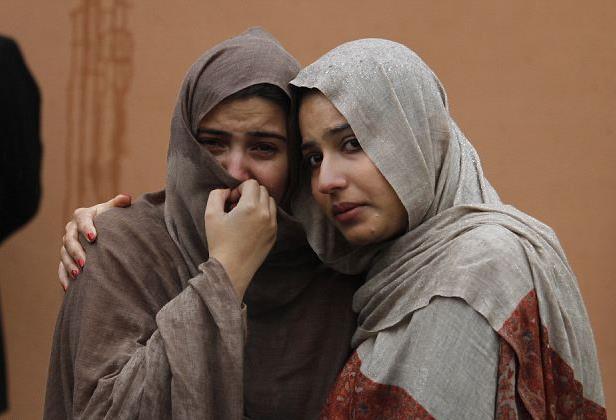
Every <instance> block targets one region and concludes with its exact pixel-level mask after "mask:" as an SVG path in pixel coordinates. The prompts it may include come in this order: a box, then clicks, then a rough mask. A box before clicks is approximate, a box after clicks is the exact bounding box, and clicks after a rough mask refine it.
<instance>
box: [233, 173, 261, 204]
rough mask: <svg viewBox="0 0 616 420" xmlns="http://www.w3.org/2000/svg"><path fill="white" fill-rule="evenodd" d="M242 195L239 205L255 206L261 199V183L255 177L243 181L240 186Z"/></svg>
mask: <svg viewBox="0 0 616 420" xmlns="http://www.w3.org/2000/svg"><path fill="white" fill-rule="evenodd" d="M237 188H238V190H239V191H240V194H241V197H240V201H239V202H238V204H237V205H238V206H246V205H248V206H254V205H255V204H256V203H258V201H259V194H260V192H259V183H258V182H257V181H255V180H254V179H249V180H248V181H244V182H242V183H241V184H240V185H239V186H238V187H237Z"/></svg>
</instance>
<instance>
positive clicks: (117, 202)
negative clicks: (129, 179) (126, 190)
mask: <svg viewBox="0 0 616 420" xmlns="http://www.w3.org/2000/svg"><path fill="white" fill-rule="evenodd" d="M132 201H133V198H132V197H131V195H130V194H118V195H116V196H115V197H113V198H112V199H111V200H109V201H107V203H106V204H109V206H110V207H128V206H130V205H131V202H132Z"/></svg>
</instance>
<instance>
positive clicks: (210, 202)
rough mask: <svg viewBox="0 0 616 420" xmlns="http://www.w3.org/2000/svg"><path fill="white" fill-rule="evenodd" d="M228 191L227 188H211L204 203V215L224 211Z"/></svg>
mask: <svg viewBox="0 0 616 420" xmlns="http://www.w3.org/2000/svg"><path fill="white" fill-rule="evenodd" d="M229 193H230V191H229V189H224V190H212V191H211V192H210V195H209V197H208V199H207V204H206V205H205V215H206V216H208V215H214V214H218V213H224V211H225V201H227V197H228V196H229Z"/></svg>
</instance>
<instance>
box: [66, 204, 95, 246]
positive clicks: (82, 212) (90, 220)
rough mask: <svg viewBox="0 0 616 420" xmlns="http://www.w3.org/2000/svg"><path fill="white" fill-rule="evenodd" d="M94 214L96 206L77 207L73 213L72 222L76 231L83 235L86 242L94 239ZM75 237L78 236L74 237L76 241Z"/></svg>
mask: <svg viewBox="0 0 616 420" xmlns="http://www.w3.org/2000/svg"><path fill="white" fill-rule="evenodd" d="M96 214H97V212H96V206H94V207H89V208H86V209H77V210H75V212H74V213H73V222H75V224H76V225H77V231H78V233H81V234H82V235H83V236H85V237H86V239H87V240H88V242H94V240H95V239H96V229H95V228H94V217H95V216H96ZM67 227H68V225H67ZM77 239H78V238H77V237H75V241H77Z"/></svg>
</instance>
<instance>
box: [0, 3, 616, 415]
mask: <svg viewBox="0 0 616 420" xmlns="http://www.w3.org/2000/svg"><path fill="white" fill-rule="evenodd" d="M85 2H86V0H73V1H67V0H65V1H53V2H43V1H33V0H3V1H2V5H1V6H0V33H4V34H7V35H10V36H12V37H14V38H16V39H17V40H18V41H19V43H20V44H21V46H22V49H23V52H24V54H25V56H26V59H27V62H28V63H29V66H30V68H31V70H32V72H33V73H34V75H35V76H36V78H37V80H38V82H39V84H40V86H41V90H42V94H43V108H42V109H43V115H42V138H43V142H44V147H45V158H44V167H43V186H44V197H43V201H42V205H41V208H40V211H39V213H38V215H37V217H36V219H35V220H34V221H33V222H32V223H30V224H29V225H28V226H27V227H26V228H25V229H23V230H21V231H20V232H18V233H17V234H16V235H14V236H13V237H12V238H10V239H9V240H8V241H6V242H5V243H4V244H3V245H2V246H1V247H0V281H1V294H2V310H3V311H4V312H3V314H4V323H5V334H6V337H5V339H6V346H7V353H8V363H9V365H8V369H9V377H10V402H11V406H12V408H11V411H10V412H9V413H8V414H7V415H5V416H0V419H8V418H19V419H29V418H40V416H41V412H42V402H43V398H44V391H45V380H46V374H47V364H48V357H49V349H50V343H51V335H52V332H53V326H54V322H55V317H56V313H57V310H58V307H59V305H60V302H61V299H62V291H61V289H60V287H59V285H58V282H57V280H56V270H57V262H58V248H59V243H60V242H59V241H60V235H61V232H62V228H63V225H64V223H65V221H66V219H67V216H66V210H65V208H67V207H68V208H72V207H74V206H75V205H76V204H75V203H77V202H79V203H80V204H81V205H90V204H92V203H93V202H95V200H98V199H99V198H98V197H101V196H103V197H107V196H108V195H109V194H110V193H109V191H125V192H130V193H132V194H133V195H138V194H140V193H142V192H145V191H149V190H154V189H158V188H160V187H161V186H162V185H163V182H164V173H165V154H166V147H167V141H168V132H169V119H170V115H171V111H172V107H173V105H174V103H175V98H176V93H177V90H178V87H179V84H180V81H181V80H182V77H183V75H184V72H185V70H186V69H187V67H188V66H189V65H190V64H191V63H192V62H193V61H194V60H195V58H196V57H197V56H198V55H199V54H200V53H201V52H203V51H204V50H205V49H207V48H209V47H210V46H212V45H214V44H215V43H216V42H218V41H221V40H223V39H225V38H227V37H229V36H232V35H234V34H237V33H239V32H241V31H243V30H244V29H245V28H246V27H248V26H252V25H262V26H264V27H265V28H267V29H268V30H269V31H271V32H272V33H273V34H274V35H276V36H277V37H278V38H279V39H280V40H281V41H282V42H283V44H284V45H285V46H286V47H287V48H288V49H289V50H290V51H291V52H292V53H293V54H295V55H296V57H297V58H298V59H299V60H300V62H301V63H303V64H308V63H309V62H311V61H312V60H314V59H316V58H317V57H318V56H319V55H321V54H322V53H324V52H325V51H327V50H329V49H330V48H333V47H334V46H336V45H337V44H339V43H341V42H343V41H347V40H351V39H355V38H362V37H385V38H391V39H394V40H397V41H401V42H403V43H405V44H407V45H408V46H410V47H411V48H413V49H415V50H416V51H417V52H418V53H419V54H420V55H421V56H422V57H423V58H424V59H425V60H426V61H427V62H428V64H429V65H430V66H431V67H432V68H433V69H434V70H435V71H436V72H437V74H438V75H439V77H440V79H441V80H442V82H443V83H444V84H445V86H446V88H447V90H448V93H449V97H450V102H451V106H452V109H453V113H454V115H455V116H456V118H457V121H458V123H459V125H460V126H461V127H462V129H463V130H464V131H465V132H466V134H467V135H468V137H469V138H470V139H472V141H473V143H474V144H475V146H476V147H477V149H478V150H479V152H480V154H481V156H482V159H483V162H484V167H485V169H486V172H487V175H488V177H489V179H490V180H491V181H492V183H493V184H494V185H495V187H496V188H497V190H498V191H499V192H500V194H501V196H502V197H503V198H504V200H506V201H507V202H510V203H512V204H514V205H516V206H517V207H519V208H520V209H522V210H525V211H527V212H528V213H530V214H532V215H534V216H535V217H537V218H539V219H541V220H543V221H545V222H547V223H548V224H549V225H551V226H552V227H554V228H555V230H556V232H557V233H558V234H559V237H560V239H561V241H562V243H563V245H564V247H565V249H566V251H567V253H568V256H569V259H570V262H571V264H572V266H573V268H574V270H575V271H576V273H577V275H578V278H579V281H580V287H581V289H582V293H583V295H584V298H585V301H586V304H587V307H588V311H589V313H590V318H591V320H592V324H593V327H594V331H595V337H596V341H597V347H598V351H599V356H600V361H601V367H602V372H603V381H604V385H605V391H606V399H607V404H608V406H610V405H611V406H612V407H616V334H615V333H614V331H615V329H614V327H613V326H612V327H610V322H611V321H610V319H612V316H611V314H612V312H611V311H612V310H613V306H614V303H613V302H614V301H615V298H616V282H614V281H613V280H614V279H615V278H616V270H615V269H614V265H613V261H612V259H613V258H614V257H613V253H614V251H615V247H614V245H615V243H614V240H615V238H616V236H615V233H616V229H615V228H616V222H615V218H614V208H616V176H614V174H613V170H614V169H615V165H614V162H616V141H614V140H615V139H614V136H615V133H616V111H615V110H616V99H615V98H616V79H615V78H614V75H615V74H616V43H615V42H614V36H615V35H616V34H615V32H614V29H613V22H614V21H616V3H614V2H608V1H591V2H586V3H584V4H583V5H582V3H580V2H579V1H570V0H566V1H565V0H561V1H559V2H536V1H530V0H519V1H516V2H486V1H468V0H467V1H465V2H459V1H440V2H427V1H424V0H400V1H380V2H376V1H370V2H368V1H366V2H362V1H357V0H337V1H324V0H311V1H306V0H301V1H288V0H277V1H275V0H259V1H254V0H253V1H251V0H242V1H237V0H236V1H212V0H210V1H174V2H168V1H162V0H149V1H131V2H130V3H129V8H128V10H127V12H126V16H125V18H126V21H125V22H124V23H122V22H119V23H118V22H116V24H117V25H119V27H122V28H124V29H123V30H124V32H122V33H120V44H117V45H119V46H118V47H117V48H116V50H117V52H118V54H116V59H117V62H116V63H111V64H110V63H109V62H108V61H105V56H104V51H102V50H101V51H102V54H103V55H102V56H99V57H98V58H97V59H96V60H98V61H96V60H94V61H92V62H95V63H97V65H96V66H93V68H91V69H90V70H89V71H90V73H88V74H85V73H83V71H82V70H83V69H81V70H79V69H78V68H76V67H71V63H73V65H74V63H75V62H78V61H79V60H80V58H79V57H80V54H83V50H80V48H79V47H78V46H75V45H73V46H71V42H72V41H71V40H73V41H74V40H76V35H75V34H74V33H72V31H71V18H70V16H71V11H74V10H75V8H76V7H77V6H79V5H81V4H84V3H85ZM99 3H100V4H101V5H102V7H108V6H110V5H111V6H113V5H114V4H115V7H116V9H115V10H116V12H118V11H119V10H121V9H122V6H121V4H120V3H121V2H120V1H119V0H115V1H114V0H100V1H99ZM548 3H551V5H549V4H548ZM97 13H99V12H97ZM105 16H107V15H105ZM105 16H103V15H102V14H101V13H99V14H98V15H97V16H93V17H92V19H94V18H96V19H98V21H99V22H100V21H102V22H104V21H105V19H107V18H108V16H107V17H105ZM116 18H118V19H121V16H120V17H118V16H117V13H116ZM96 19H95V20H96ZM93 21H94V20H93ZM122 25H124V26H122ZM87 30H88V31H90V34H91V35H92V34H94V33H95V32H93V31H94V29H93V26H92V25H90V27H89V29H87ZM117 40H118V39H116V41H117ZM107 41H108V40H107ZM107 41H104V42H107ZM101 42H103V41H101ZM104 42H103V43H104ZM101 45H102V44H101ZM105 45H107V44H105ZM99 52H100V51H99ZM101 57H102V58H101ZM75 60H76V61H75ZM122 60H123V61H122ZM96 71H99V73H96ZM92 72H94V73H92ZM95 73H96V74H98V76H95V75H93V74H95ZM101 74H102V76H101ZM96 77H98V79H96V80H98V82H96V83H98V84H96V83H94V84H92V83H93V82H92V83H90V82H91V81H92V80H94V79H95V78H96ZM109 77H111V79H109ZM88 78H90V79H88ZM69 79H71V80H73V83H72V84H71V83H69V82H70V80H69ZM76 80H78V81H83V80H89V81H90V82H88V83H90V85H87V86H89V87H87V86H86V87H87V88H86V89H85V90H83V89H82V90H80V88H79V87H78V86H77V87H76V84H75V83H74V82H75V81H76ZM110 80H111V81H110ZM114 83H116V84H115V85H114ZM118 83H120V84H121V86H117V84H118ZM93 86H94V87H93ZM114 86H115V87H114ZM82 87H83V86H82ZM88 89H89V90H88ZM84 92H85V93H84ZM80 95H82V96H80ZM84 98H85V99H86V102H79V101H81V100H83V99H84ZM84 103H85V104H86V105H84ZM70 104H72V105H70ZM71 106H72V108H71ZM122 124H125V125H124V126H122ZM110 127H115V128H114V129H112V128H110ZM118 127H119V129H118ZM114 130H115V131H114ZM80 140H81V142H80ZM114 140H115V143H114ZM80 144H81V146H80ZM68 146H70V149H68V150H67V147H68ZM94 146H97V147H99V152H98V153H100V156H102V157H101V159H99V160H92V161H90V159H91V158H92V156H93V154H94V149H92V148H93V147H94ZM80 147H81V149H80ZM78 152H79V153H81V154H82V155H78ZM117 156H120V158H119V159H117ZM97 162H98V164H99V165H100V166H98V167H97V166H96V165H95V164H97ZM114 162H115V163H114ZM114 164H116V166H115V169H114ZM67 168H71V171H67ZM111 171H114V172H115V173H116V174H117V177H116V178H114V177H113V176H112V174H111V173H110V172H111ZM80 179H81V180H82V181H81V182H80V181H79V180H80ZM67 192H70V197H69V196H67ZM76 198H78V199H79V200H76ZM608 408H609V407H608Z"/></svg>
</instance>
